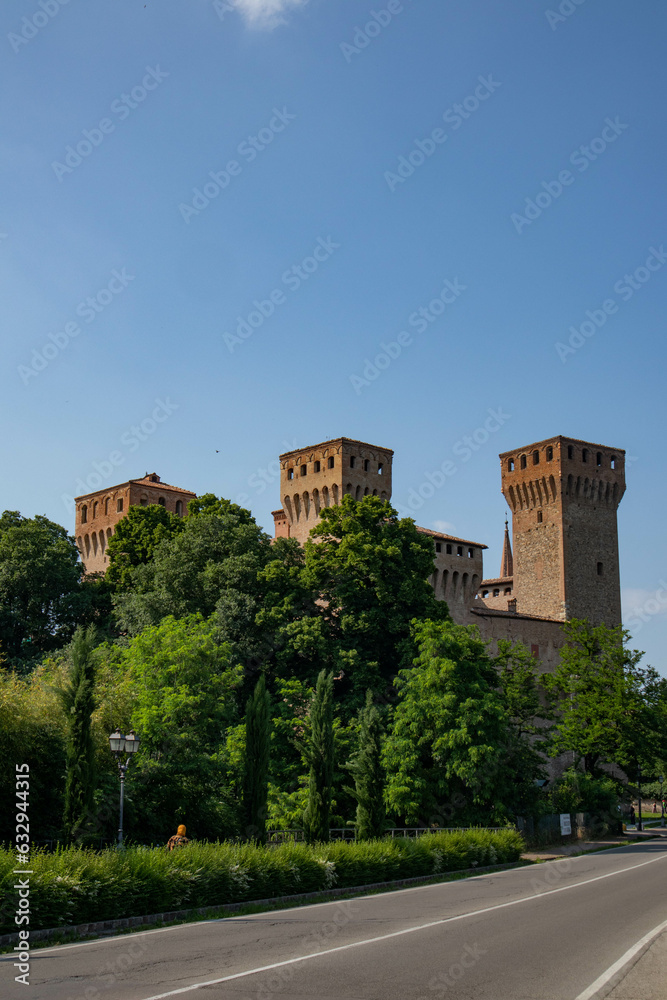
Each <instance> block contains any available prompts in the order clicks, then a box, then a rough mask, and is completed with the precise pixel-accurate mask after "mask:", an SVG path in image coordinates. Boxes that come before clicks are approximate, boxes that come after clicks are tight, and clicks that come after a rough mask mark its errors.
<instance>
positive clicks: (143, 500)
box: [139, 497, 148, 507]
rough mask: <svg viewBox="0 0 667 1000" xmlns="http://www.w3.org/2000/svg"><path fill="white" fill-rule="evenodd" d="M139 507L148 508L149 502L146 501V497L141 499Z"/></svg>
mask: <svg viewBox="0 0 667 1000" xmlns="http://www.w3.org/2000/svg"><path fill="white" fill-rule="evenodd" d="M139 506H140V507H146V506H148V500H147V499H146V497H142V498H141V499H140V501H139Z"/></svg>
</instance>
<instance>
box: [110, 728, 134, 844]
mask: <svg viewBox="0 0 667 1000" xmlns="http://www.w3.org/2000/svg"><path fill="white" fill-rule="evenodd" d="M109 746H110V748H111V753H112V754H113V755H114V757H115V758H116V763H117V765H118V773H119V775H120V823H119V825H118V847H119V848H120V847H122V846H123V799H124V793H125V772H126V771H127V769H128V767H129V765H130V760H131V759H132V754H133V753H136V752H137V750H138V749H139V737H138V736H137V735H136V734H135V733H134V732H133V731H131V732H129V733H128V734H127V736H123V734H122V733H121V731H120V730H119V729H117V730H116V731H115V732H114V733H112V734H111V735H110V737H109Z"/></svg>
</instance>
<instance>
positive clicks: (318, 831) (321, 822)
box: [302, 670, 334, 843]
mask: <svg viewBox="0 0 667 1000" xmlns="http://www.w3.org/2000/svg"><path fill="white" fill-rule="evenodd" d="M333 716H334V704H333V674H332V673H327V672H326V671H325V670H322V671H321V672H320V674H319V676H318V678H317V687H316V688H315V694H314V696H313V701H312V705H311V709H310V738H309V739H308V740H307V741H306V742H304V743H303V745H302V752H303V756H304V758H305V759H306V761H307V763H308V766H309V768H310V773H309V776H308V804H307V806H306V809H305V811H304V814H303V825H304V832H305V835H306V840H307V841H308V842H309V843H315V842H316V841H319V840H328V839H329V819H330V814H331V798H332V792H333V788H332V786H333V772H334V733H333Z"/></svg>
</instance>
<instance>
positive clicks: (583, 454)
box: [581, 448, 588, 462]
mask: <svg viewBox="0 0 667 1000" xmlns="http://www.w3.org/2000/svg"><path fill="white" fill-rule="evenodd" d="M581 461H582V462H587V461H588V449H587V448H583V449H582V452H581Z"/></svg>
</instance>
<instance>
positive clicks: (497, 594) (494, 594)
mask: <svg viewBox="0 0 667 1000" xmlns="http://www.w3.org/2000/svg"><path fill="white" fill-rule="evenodd" d="M493 596H494V597H500V590H499V589H498V587H496V589H495V590H494V592H493Z"/></svg>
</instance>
